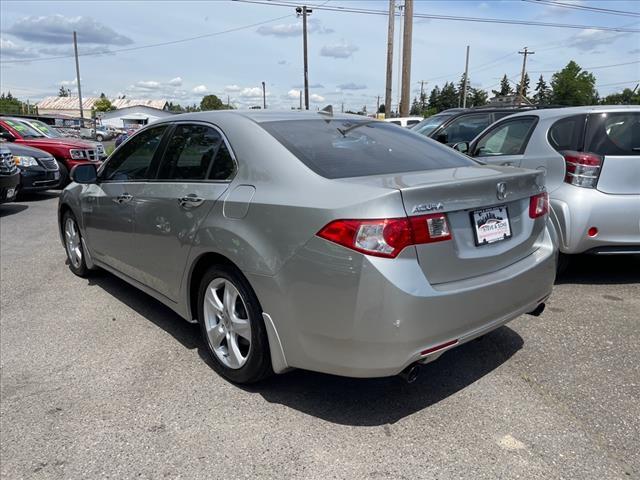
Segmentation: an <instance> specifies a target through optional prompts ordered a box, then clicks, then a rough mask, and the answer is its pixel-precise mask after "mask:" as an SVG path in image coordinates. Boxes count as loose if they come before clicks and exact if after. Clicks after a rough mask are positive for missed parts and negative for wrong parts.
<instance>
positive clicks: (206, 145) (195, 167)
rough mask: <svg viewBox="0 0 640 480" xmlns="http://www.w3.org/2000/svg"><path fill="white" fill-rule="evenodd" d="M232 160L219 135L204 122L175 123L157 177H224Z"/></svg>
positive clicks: (230, 170) (204, 178)
mask: <svg viewBox="0 0 640 480" xmlns="http://www.w3.org/2000/svg"><path fill="white" fill-rule="evenodd" d="M234 171H235V164H234V162H233V159H232V158H231V155H230V154H229V150H228V149H227V146H226V145H225V143H224V140H223V138H222V135H221V134H220V133H219V132H218V131H217V130H216V129H214V128H211V127H208V126H206V125H177V126H176V128H175V130H174V131H173V134H172V135H171V139H170V140H169V143H168V145H167V149H166V151H165V154H164V158H163V160H162V164H161V165H160V169H159V171H158V176H157V179H158V180H206V179H212V180H227V179H228V178H229V177H231V175H232V174H233V172H234Z"/></svg>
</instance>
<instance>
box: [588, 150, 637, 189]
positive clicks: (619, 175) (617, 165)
mask: <svg viewBox="0 0 640 480" xmlns="http://www.w3.org/2000/svg"><path fill="white" fill-rule="evenodd" d="M596 188H597V189H598V190H600V191H601V192H603V193H612V194H618V195H633V194H636V195H637V194H639V193H640V153H639V154H638V155H627V156H622V155H606V156H605V157H604V160H603V162H602V169H601V172H600V177H599V178H598V185H597V187H596Z"/></svg>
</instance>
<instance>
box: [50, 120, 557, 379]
mask: <svg viewBox="0 0 640 480" xmlns="http://www.w3.org/2000/svg"><path fill="white" fill-rule="evenodd" d="M72 178H73V180H74V182H75V183H72V184H71V185H70V186H68V187H67V188H66V189H65V190H64V191H63V192H62V194H61V197H60V204H59V221H60V223H59V226H60V235H61V240H62V242H63V245H64V247H65V249H66V252H67V256H68V259H69V267H70V269H71V270H72V271H73V272H74V273H75V274H77V275H79V276H85V275H87V274H88V271H89V270H90V269H91V268H95V267H102V268H104V269H106V270H108V271H110V272H112V273H114V274H115V275H117V276H119V277H121V278H122V279H124V280H125V281H127V282H129V283H131V284H132V285H134V286H136V287H138V288H140V289H141V290H143V291H145V292H147V293H148V294H149V295H151V296H153V297H155V298H156V299H158V300H159V301H161V302H163V303H165V304H166V305H168V306H169V307H171V308H172V309H174V310H175V311H176V312H178V313H179V314H180V315H182V316H183V317H184V318H185V319H187V320H189V321H193V322H199V323H200V326H201V329H202V332H203V336H204V339H205V344H206V345H207V348H208V350H209V353H210V354H211V357H212V359H213V365H214V367H215V369H216V370H217V371H218V372H219V373H221V374H222V375H223V376H225V377H226V378H228V379H230V380H232V381H234V382H241V383H242V382H252V381H257V380H259V379H261V378H264V377H265V376H267V375H268V374H270V373H271V372H272V371H275V372H277V373H281V372H284V371H286V370H287V369H288V368H290V367H297V368H304V369H309V370H315V371H320V372H326V373H332V374H337V375H345V376H351V377H380V376H389V375H395V374H398V373H401V372H402V373H403V375H404V376H406V377H408V378H413V377H414V375H415V373H416V372H417V365H418V364H420V363H425V362H429V361H431V360H433V359H435V358H437V357H438V356H439V355H440V354H442V353H443V352H444V351H446V350H448V349H451V348H453V347H456V346H458V345H461V344H463V343H465V342H467V341H469V340H471V339H472V338H475V337H478V336H480V335H483V334H484V333H487V332H489V331H491V330H493V329H495V328H498V327H499V326H501V325H503V324H504V323H506V322H508V321H510V320H511V319H513V318H515V317H517V316H519V315H521V314H523V313H526V312H533V313H536V314H537V313H539V312H540V311H541V309H542V307H543V302H544V301H545V300H546V298H547V297H548V296H549V295H550V293H551V288H552V284H553V281H554V278H555V269H556V249H555V246H554V241H553V237H552V231H550V230H548V228H547V205H548V204H547V194H546V192H545V188H544V175H543V172H540V171H534V170H524V169H517V168H505V167H493V166H492V167H487V166H481V165H479V164H478V163H477V162H475V161H473V160H471V159H469V158H468V157H466V156H464V155H461V154H460V153H458V152H456V151H454V150H453V149H451V148H447V147H445V146H443V145H440V144H438V143H437V142H434V141H432V140H430V139H427V138H425V137H423V136H421V135H416V134H415V133H412V132H411V131H409V130H406V129H401V128H397V127H395V126H392V125H389V124H388V123H386V122H382V121H377V120H372V119H366V118H362V117H359V116H351V115H335V116H334V115H331V114H327V113H324V112H321V113H316V112H314V113H312V112H268V111H266V112H255V111H248V112H240V111H226V112H202V113H199V114H198V113H196V114H191V113H190V114H183V115H177V116H172V117H170V118H168V119H162V120H160V121H158V122H156V123H154V124H152V125H149V126H147V127H145V128H144V129H142V130H141V131H139V132H138V133H136V134H135V135H134V136H132V137H131V138H129V140H128V141H127V142H126V143H124V144H122V145H121V146H120V147H119V148H118V149H117V150H116V151H115V152H114V153H113V154H112V155H111V156H110V157H109V159H108V160H107V161H106V162H105V163H104V164H103V165H102V167H101V168H100V169H98V170H97V171H96V168H95V166H94V165H93V164H85V165H78V166H77V167H76V168H75V169H74V171H73V172H72ZM507 195H508V196H507Z"/></svg>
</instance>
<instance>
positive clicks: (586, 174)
mask: <svg viewBox="0 0 640 480" xmlns="http://www.w3.org/2000/svg"><path fill="white" fill-rule="evenodd" d="M561 153H562V156H563V157H564V163H565V167H566V171H565V176H564V181H565V182H567V183H570V184H571V185H575V186H576V187H584V188H596V185H597V184H598V178H599V177H600V170H601V168H602V157H601V156H599V155H596V154H595V153H587V152H573V151H567V152H561Z"/></svg>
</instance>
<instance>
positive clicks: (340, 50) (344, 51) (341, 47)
mask: <svg viewBox="0 0 640 480" xmlns="http://www.w3.org/2000/svg"><path fill="white" fill-rule="evenodd" d="M357 51H358V47H356V46H355V45H351V44H349V43H346V42H342V43H338V44H335V45H325V46H324V47H322V49H321V50H320V55H321V56H323V57H331V58H349V57H351V55H353V52H357Z"/></svg>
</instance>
